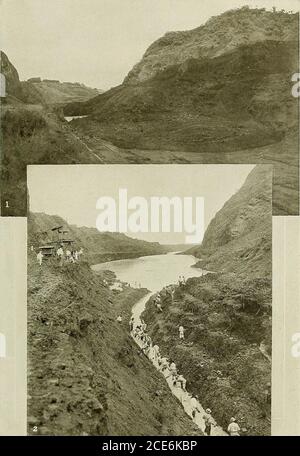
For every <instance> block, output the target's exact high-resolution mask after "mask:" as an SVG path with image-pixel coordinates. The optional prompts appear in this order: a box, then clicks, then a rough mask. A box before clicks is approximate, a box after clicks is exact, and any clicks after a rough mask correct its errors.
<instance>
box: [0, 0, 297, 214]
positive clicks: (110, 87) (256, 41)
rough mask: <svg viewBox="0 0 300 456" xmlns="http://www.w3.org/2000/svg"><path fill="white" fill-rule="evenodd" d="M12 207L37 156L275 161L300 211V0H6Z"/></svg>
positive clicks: (7, 167)
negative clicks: (29, 167) (28, 169)
mask: <svg viewBox="0 0 300 456" xmlns="http://www.w3.org/2000/svg"><path fill="white" fill-rule="evenodd" d="M0 7H1V46H2V51H1V132H2V133H1V135H2V137H1V145H2V157H1V160H2V163H1V166H2V167H1V215H2V216H26V214H27V186H26V166H27V165H34V164H44V165H47V164H141V165H142V164H182V165H184V164H219V163H221V164H270V165H273V167H274V173H273V191H272V201H273V215H298V214H299V157H298V145H299V144H298V137H299V116H298V107H299V104H298V97H299V93H298V92H299V90H298V89H299V87H298V85H299V64H298V60H299V59H298V55H299V43H298V41H299V13H298V10H299V1H298V0H248V1H247V0H245V1H244V0H222V1H211V0H201V1H199V0H52V1H51V2H49V1H47V0H1V2H0Z"/></svg>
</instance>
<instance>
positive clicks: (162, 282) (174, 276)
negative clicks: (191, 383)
mask: <svg viewBox="0 0 300 456" xmlns="http://www.w3.org/2000/svg"><path fill="white" fill-rule="evenodd" d="M195 262H196V258H195V257H193V256H192V255H178V254H176V252H171V253H168V254H166V255H152V256H145V257H140V258H134V259H129V260H116V261H109V262H107V263H101V264H97V265H94V266H92V269H93V270H94V271H105V270H109V271H113V272H114V273H115V274H116V277H117V279H118V280H120V281H121V282H127V283H129V284H130V285H131V286H132V287H139V286H140V287H142V288H147V289H148V290H149V293H148V294H147V295H146V296H144V297H143V298H142V299H140V300H139V301H138V302H137V303H136V304H135V305H134V306H133V308H132V316H133V318H134V327H135V326H137V325H138V324H140V322H141V320H140V317H141V314H142V313H143V311H144V310H145V306H146V303H147V301H148V299H149V298H150V296H151V295H152V294H153V293H155V292H157V291H160V290H161V289H162V288H163V287H164V286H166V285H170V284H176V283H177V282H178V278H179V276H180V275H183V276H184V277H185V278H186V279H188V278H190V277H200V276H202V275H204V274H207V273H208V271H204V270H202V269H199V268H193V267H192V266H193V265H194V264H195ZM134 340H135V342H136V343H137V344H138V345H139V346H140V347H141V346H142V343H141V341H140V340H139V339H138V338H134ZM154 343H155V341H153V345H154ZM161 355H162V356H165V355H166V354H164V353H162V354H161ZM149 361H150V362H152V364H153V365H154V366H155V367H156V369H158V370H160V368H159V366H158V364H157V360H156V359H155V356H153V355H152V354H151V351H150V354H149ZM181 374H183V375H184V372H181ZM162 375H164V377H165V379H166V382H167V383H168V385H169V387H170V389H171V391H172V393H173V394H174V395H175V396H176V397H177V398H178V400H179V401H180V402H181V404H182V407H183V408H184V410H185V412H186V413H187V414H188V415H189V416H190V417H191V419H193V421H194V423H195V424H196V425H197V426H198V427H199V428H200V429H201V430H202V431H203V430H204V420H203V416H204V414H205V411H204V409H203V407H202V406H201V404H200V403H199V402H198V410H199V413H197V414H196V417H195V418H192V407H191V398H192V396H191V395H190V394H189V393H188V385H187V391H183V390H182V389H181V388H178V387H176V386H173V382H172V379H171V376H169V371H165V373H164V374H163V373H162ZM199 397H200V398H201V392H199ZM211 435H226V433H225V432H224V431H223V430H222V428H221V427H220V426H218V425H217V424H216V425H215V426H213V427H212V433H211Z"/></svg>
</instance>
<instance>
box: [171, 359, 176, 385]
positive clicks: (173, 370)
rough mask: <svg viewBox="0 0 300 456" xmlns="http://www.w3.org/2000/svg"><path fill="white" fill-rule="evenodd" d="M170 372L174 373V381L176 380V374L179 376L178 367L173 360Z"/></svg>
mask: <svg viewBox="0 0 300 456" xmlns="http://www.w3.org/2000/svg"><path fill="white" fill-rule="evenodd" d="M170 373H171V375H172V381H173V382H174V380H175V379H176V376H177V368H176V364H175V363H174V362H172V363H171V364H170Z"/></svg>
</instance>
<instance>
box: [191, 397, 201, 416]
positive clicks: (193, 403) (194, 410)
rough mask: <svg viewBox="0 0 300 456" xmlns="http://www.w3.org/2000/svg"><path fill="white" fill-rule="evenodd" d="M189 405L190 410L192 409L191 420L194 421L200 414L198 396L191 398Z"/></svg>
mask: <svg viewBox="0 0 300 456" xmlns="http://www.w3.org/2000/svg"><path fill="white" fill-rule="evenodd" d="M190 404H191V408H192V417H193V419H195V418H196V416H197V413H200V410H199V403H198V396H196V397H192V399H191V401H190Z"/></svg>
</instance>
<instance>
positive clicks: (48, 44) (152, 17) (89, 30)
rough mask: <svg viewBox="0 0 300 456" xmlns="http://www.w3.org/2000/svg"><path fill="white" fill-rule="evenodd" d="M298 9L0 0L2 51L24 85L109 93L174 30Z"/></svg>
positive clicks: (119, 0)
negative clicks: (227, 16) (33, 81)
mask: <svg viewBox="0 0 300 456" xmlns="http://www.w3.org/2000/svg"><path fill="white" fill-rule="evenodd" d="M245 4H248V5H249V6H250V7H256V6H257V7H260V8H262V7H266V8H267V9H271V8H272V6H276V7H277V8H278V9H282V8H284V9H286V10H288V11H289V10H294V11H297V10H299V6H300V0H51V1H49V0H0V8H1V11H0V21H1V22H0V30H1V35H0V38H1V40H0V41H1V48H2V50H3V51H4V52H5V53H6V54H7V55H8V58H9V59H10V61H11V62H12V63H13V65H14V66H15V67H16V68H17V70H18V72H19V76H20V79H21V80H26V79H28V78H30V77H35V76H40V77H42V78H49V79H59V80H60V81H70V82H82V83H84V84H86V85H88V86H91V87H97V88H99V89H105V90H106V89H109V88H110V87H113V86H116V85H118V84H120V83H121V82H122V81H123V79H124V77H125V76H126V75H127V73H128V72H129V71H130V70H131V68H132V67H133V66H134V65H135V64H136V63H137V62H138V61H139V60H140V59H141V58H142V56H143V54H144V52H145V51H146V49H147V48H148V46H149V45H150V44H151V43H153V41H155V40H156V39H158V38H159V37H161V36H162V35H164V34H165V33H166V32H168V31H176V30H189V29H193V28H195V27H198V26H200V25H202V24H203V23H205V22H206V21H207V20H208V19H209V18H210V17H211V16H214V15H218V14H221V13H222V12H224V11H226V10H229V9H232V8H237V7H241V6H244V5H245Z"/></svg>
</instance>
